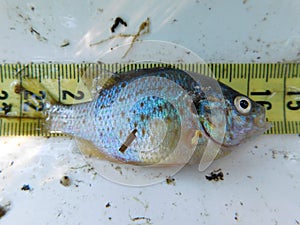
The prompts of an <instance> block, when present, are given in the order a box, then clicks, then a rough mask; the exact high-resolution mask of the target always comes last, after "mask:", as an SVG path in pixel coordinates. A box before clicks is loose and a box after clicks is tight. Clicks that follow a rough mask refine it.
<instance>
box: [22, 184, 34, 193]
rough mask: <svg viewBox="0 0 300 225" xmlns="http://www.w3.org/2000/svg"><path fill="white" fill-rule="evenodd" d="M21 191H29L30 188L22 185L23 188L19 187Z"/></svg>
mask: <svg viewBox="0 0 300 225" xmlns="http://www.w3.org/2000/svg"><path fill="white" fill-rule="evenodd" d="M21 190H22V191H31V190H32V188H31V187H30V185H29V184H23V186H22V187H21Z"/></svg>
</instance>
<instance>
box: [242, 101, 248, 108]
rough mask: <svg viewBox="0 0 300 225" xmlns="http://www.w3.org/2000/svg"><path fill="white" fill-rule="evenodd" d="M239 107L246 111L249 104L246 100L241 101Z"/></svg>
mask: <svg viewBox="0 0 300 225" xmlns="http://www.w3.org/2000/svg"><path fill="white" fill-rule="evenodd" d="M240 106H241V107H242V108H243V109H247V107H248V106H249V103H248V102H247V101H246V100H241V101H240Z"/></svg>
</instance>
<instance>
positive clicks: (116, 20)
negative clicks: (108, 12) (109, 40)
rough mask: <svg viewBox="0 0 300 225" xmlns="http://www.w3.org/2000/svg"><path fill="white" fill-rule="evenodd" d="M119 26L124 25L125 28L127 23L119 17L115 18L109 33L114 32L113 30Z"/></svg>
mask: <svg viewBox="0 0 300 225" xmlns="http://www.w3.org/2000/svg"><path fill="white" fill-rule="evenodd" d="M119 24H122V25H124V26H125V27H127V23H126V22H125V21H124V20H123V19H122V18H121V17H117V18H116V19H115V22H114V24H113V25H112V27H111V28H110V30H111V32H113V33H114V32H115V29H116V28H117V27H118V26H119Z"/></svg>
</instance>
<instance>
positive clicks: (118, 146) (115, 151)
mask: <svg viewBox="0 0 300 225" xmlns="http://www.w3.org/2000/svg"><path fill="white" fill-rule="evenodd" d="M98 88H99V87H98ZM49 115H50V117H49V129H50V131H52V132H62V133H65V134H69V135H72V136H74V137H77V138H79V139H80V140H83V141H85V142H86V143H87V142H88V143H90V144H91V145H92V146H93V148H94V149H95V150H96V152H98V153H99V155H101V156H103V157H105V158H107V159H108V160H112V161H119V162H123V163H130V164H137V165H149V164H150V165H153V164H182V163H186V162H188V161H190V160H191V158H193V157H194V156H195V155H197V156H202V155H203V152H204V150H205V148H204V147H205V146H206V145H207V142H208V141H209V140H210V141H212V142H214V143H216V144H217V145H219V146H220V147H221V148H222V149H223V148H228V147H232V146H236V145H239V144H240V143H243V142H244V141H245V140H247V139H248V138H249V137H252V136H255V135H258V134H261V133H263V132H264V131H265V130H266V129H268V128H269V127H270V125H269V123H267V122H266V121H265V110H264V107H263V106H261V105H259V104H257V103H255V102H254V101H252V100H251V99H249V98H248V97H247V96H245V95H242V94H240V93H238V92H237V91H235V90H233V89H231V88H230V87H228V86H226V85H224V84H223V83H221V82H218V81H216V80H214V79H212V78H210V77H207V76H203V75H199V74H194V73H190V72H186V71H183V70H179V69H172V68H152V69H139V70H133V71H130V72H124V73H118V74H115V75H113V76H112V77H111V78H110V79H109V82H107V83H105V84H103V85H101V87H100V88H99V92H98V93H97V95H96V96H95V98H94V100H93V101H91V102H88V103H82V104H77V105H71V106H66V105H59V104H58V105H53V106H51V108H50V110H49ZM96 155H97V154H96Z"/></svg>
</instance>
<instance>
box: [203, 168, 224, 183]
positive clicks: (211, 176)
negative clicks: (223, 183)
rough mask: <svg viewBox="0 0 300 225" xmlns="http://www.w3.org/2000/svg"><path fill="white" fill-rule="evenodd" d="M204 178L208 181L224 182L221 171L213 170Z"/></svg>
mask: <svg viewBox="0 0 300 225" xmlns="http://www.w3.org/2000/svg"><path fill="white" fill-rule="evenodd" d="M205 178H206V179H207V180H209V181H212V180H213V181H219V180H224V174H223V172H222V170H221V169H218V170H214V171H212V172H210V174H209V175H205Z"/></svg>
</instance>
